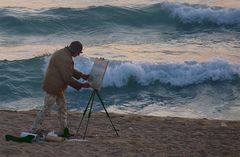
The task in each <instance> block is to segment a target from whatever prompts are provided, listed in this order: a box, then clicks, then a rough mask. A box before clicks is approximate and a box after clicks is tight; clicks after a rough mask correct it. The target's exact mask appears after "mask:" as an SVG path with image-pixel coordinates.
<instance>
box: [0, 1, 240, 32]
mask: <svg viewBox="0 0 240 157" xmlns="http://www.w3.org/2000/svg"><path fill="white" fill-rule="evenodd" d="M239 16H240V9H237V8H235V9H229V8H219V7H218V8H217V7H209V6H202V5H190V4H181V3H168V2H165V3H159V4H154V5H151V6H145V7H141V8H140V7H131V8H127V7H116V6H97V7H88V8H84V9H83V8H81V9H77V8H74V9H73V8H51V9H42V10H30V9H25V8H0V20H1V21H4V22H2V23H0V31H1V32H6V33H10V34H12V33H14V34H21V35H22V34H31V35H34V34H43V35H45V34H62V33H64V34H65V33H66V31H67V32H83V31H85V32H90V33H92V32H95V33H97V32H98V33H99V32H102V33H106V32H109V31H114V28H116V27H121V26H129V27H139V28H141V27H146V26H147V27H151V26H154V27H155V26H158V25H176V26H178V27H186V26H191V27H193V28H208V27H210V28H212V26H214V27H216V26H218V27H221V26H224V27H227V28H231V29H239V25H240V19H239V18H238V17H239Z"/></svg>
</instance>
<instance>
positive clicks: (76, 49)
mask: <svg viewBox="0 0 240 157" xmlns="http://www.w3.org/2000/svg"><path fill="white" fill-rule="evenodd" d="M67 49H68V50H69V51H70V52H71V54H72V56H73V57H76V56H78V55H79V54H80V53H83V52H82V49H83V46H82V44H81V43H80V42H79V41H73V42H72V43H71V44H70V45H69V46H67Z"/></svg>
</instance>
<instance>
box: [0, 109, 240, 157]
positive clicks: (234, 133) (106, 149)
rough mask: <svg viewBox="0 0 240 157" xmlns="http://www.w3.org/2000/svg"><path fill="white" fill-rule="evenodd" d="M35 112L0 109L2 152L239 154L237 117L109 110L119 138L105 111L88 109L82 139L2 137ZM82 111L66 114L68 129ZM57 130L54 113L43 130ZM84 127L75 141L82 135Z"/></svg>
mask: <svg viewBox="0 0 240 157" xmlns="http://www.w3.org/2000/svg"><path fill="white" fill-rule="evenodd" d="M36 113H37V111H22V112H11V111H0V114H1V118H0V126H1V127H0V135H1V139H0V156H1V157H2V156H3V157H5V156H6V157H8V156H10V157H12V156H22V157H40V156H41V157H42V156H44V157H55V156H56V157H72V156H73V157H75V156H76V157H108V156H120V157H238V156H240V121H223V120H208V119H187V118H175V117H153V116H139V115H120V114H113V113H110V116H111V119H112V121H113V123H114V125H115V127H116V128H117V130H119V131H118V133H119V136H116V133H115V132H114V130H113V129H112V126H111V123H110V122H109V120H108V118H107V116H106V114H105V113H92V116H91V118H90V123H89V126H88V132H87V136H86V141H74V142H73V141H63V142H46V141H44V142H40V143H37V142H32V143H17V142H10V141H5V138H4V136H5V135H6V134H11V135H15V136H19V135H20V133H21V132H24V131H28V130H29V129H30V128H31V125H32V122H33V120H34V118H35V116H36ZM81 116H82V113H78V112H69V115H68V122H69V128H70V131H71V132H75V131H76V129H77V127H78V125H79V122H80V119H81ZM57 129H58V121H57V114H56V113H54V112H52V113H51V115H48V116H47V117H46V119H45V121H44V124H43V127H42V130H43V131H45V132H50V131H52V130H57ZM83 132H84V125H83V127H81V128H80V131H79V134H80V135H78V136H77V138H78V139H81V138H82V134H83Z"/></svg>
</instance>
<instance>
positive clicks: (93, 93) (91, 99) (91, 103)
mask: <svg viewBox="0 0 240 157" xmlns="http://www.w3.org/2000/svg"><path fill="white" fill-rule="evenodd" d="M95 95H97V97H98V98H99V100H100V102H101V104H102V107H103V109H104V110H105V112H106V114H107V117H108V119H109V120H110V122H111V124H112V127H113V129H114V131H115V132H116V135H117V136H118V132H117V130H116V128H115V127H114V125H113V122H112V120H111V118H110V116H109V114H108V112H107V109H106V108H105V105H104V103H103V101H102V99H101V97H100V95H99V93H98V90H97V89H93V91H92V94H91V96H90V98H89V100H88V103H87V106H86V108H85V110H84V112H83V115H82V118H81V121H80V123H79V125H78V129H77V132H76V134H75V136H76V135H77V134H78V131H79V129H80V127H81V125H82V121H83V119H84V117H85V115H86V112H87V111H88V110H89V112H88V119H87V124H86V128H85V132H84V136H83V139H85V136H86V133H87V128H88V123H89V120H90V117H91V113H92V108H93V101H94V97H95Z"/></svg>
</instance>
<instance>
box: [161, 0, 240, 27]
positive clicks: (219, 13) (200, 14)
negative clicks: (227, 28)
mask: <svg viewBox="0 0 240 157" xmlns="http://www.w3.org/2000/svg"><path fill="white" fill-rule="evenodd" d="M162 7H163V8H164V9H166V10H169V11H170V14H171V15H172V16H173V17H177V18H179V19H180V20H181V21H182V22H184V23H192V22H197V23H202V22H204V21H209V22H213V23H216V24H226V25H235V24H240V18H239V17H240V9H230V8H228V9H226V8H210V7H207V6H201V5H187V4H180V3H163V5H162Z"/></svg>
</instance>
